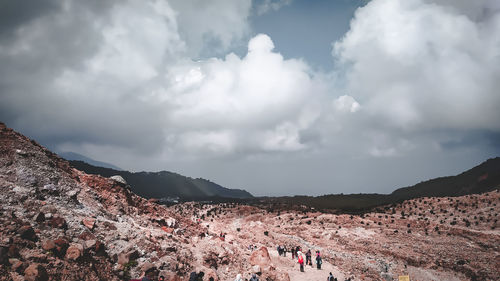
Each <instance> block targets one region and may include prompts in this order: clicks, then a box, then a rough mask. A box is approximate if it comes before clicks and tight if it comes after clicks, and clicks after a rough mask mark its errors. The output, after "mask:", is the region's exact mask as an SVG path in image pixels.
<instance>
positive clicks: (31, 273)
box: [24, 263, 49, 281]
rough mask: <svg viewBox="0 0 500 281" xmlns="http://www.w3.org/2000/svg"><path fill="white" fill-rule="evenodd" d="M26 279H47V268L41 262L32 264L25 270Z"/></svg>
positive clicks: (30, 280) (42, 280)
mask: <svg viewBox="0 0 500 281" xmlns="http://www.w3.org/2000/svg"><path fill="white" fill-rule="evenodd" d="M24 279H25V280H26V281H47V280H49V277H48V275H47V270H45V267H43V266H42V265H40V264H36V263H35V264H32V265H30V266H28V267H27V268H26V270H24Z"/></svg>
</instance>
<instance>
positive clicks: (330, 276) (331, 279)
mask: <svg viewBox="0 0 500 281" xmlns="http://www.w3.org/2000/svg"><path fill="white" fill-rule="evenodd" d="M326 281H335V278H334V277H333V274H332V273H331V272H330V275H328V278H326Z"/></svg>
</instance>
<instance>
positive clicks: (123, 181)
mask: <svg viewBox="0 0 500 281" xmlns="http://www.w3.org/2000/svg"><path fill="white" fill-rule="evenodd" d="M110 179H112V180H114V181H116V182H119V183H121V184H123V185H127V181H126V180H125V179H124V178H122V176H120V175H116V176H112V177H110Z"/></svg>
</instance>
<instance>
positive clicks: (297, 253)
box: [277, 245, 323, 272]
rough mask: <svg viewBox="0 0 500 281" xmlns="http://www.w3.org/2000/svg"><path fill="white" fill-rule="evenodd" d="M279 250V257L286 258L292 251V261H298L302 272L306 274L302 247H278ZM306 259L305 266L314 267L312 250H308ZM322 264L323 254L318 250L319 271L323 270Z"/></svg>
mask: <svg viewBox="0 0 500 281" xmlns="http://www.w3.org/2000/svg"><path fill="white" fill-rule="evenodd" d="M288 249H289V250H288ZM277 250H278V255H280V256H282V257H286V253H287V251H290V252H291V254H292V259H297V262H298V264H299V269H300V271H301V272H304V255H303V253H302V248H301V247H300V246H297V247H288V248H287V247H286V246H282V245H278V247H277ZM305 258H306V260H305V265H310V266H311V267H312V266H313V263H312V252H311V249H309V250H307V252H306V253H305ZM322 263H323V260H322V258H321V253H320V251H319V250H316V258H315V264H316V268H317V269H318V270H319V269H321V264H322Z"/></svg>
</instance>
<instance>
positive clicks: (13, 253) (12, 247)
mask: <svg viewBox="0 0 500 281" xmlns="http://www.w3.org/2000/svg"><path fill="white" fill-rule="evenodd" d="M9 257H19V249H18V248H17V246H16V245H14V244H12V245H10V246H9Z"/></svg>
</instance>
